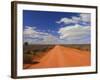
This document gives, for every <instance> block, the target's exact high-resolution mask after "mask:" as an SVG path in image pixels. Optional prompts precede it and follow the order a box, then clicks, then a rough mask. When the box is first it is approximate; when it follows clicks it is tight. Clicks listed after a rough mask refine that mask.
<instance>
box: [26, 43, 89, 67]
mask: <svg viewBox="0 0 100 80" xmlns="http://www.w3.org/2000/svg"><path fill="white" fill-rule="evenodd" d="M90 58H91V55H90V51H83V50H78V49H74V48H69V47H64V46H60V45H57V46H55V47H54V48H53V49H51V50H50V51H48V52H47V53H46V55H45V56H44V57H42V59H40V61H39V63H37V64H26V65H24V66H27V67H26V68H27V69H33V68H55V67H56V68H57V67H78V66H90V65H91V59H90ZM24 68H25V67H24Z"/></svg>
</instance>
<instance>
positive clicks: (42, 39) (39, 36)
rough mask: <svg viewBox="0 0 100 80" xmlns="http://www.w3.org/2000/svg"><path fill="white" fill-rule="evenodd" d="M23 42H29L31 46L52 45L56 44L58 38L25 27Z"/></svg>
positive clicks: (33, 28)
mask: <svg viewBox="0 0 100 80" xmlns="http://www.w3.org/2000/svg"><path fill="white" fill-rule="evenodd" d="M23 35H24V42H29V43H31V44H54V43H56V42H57V40H58V38H56V37H55V36H53V35H51V34H49V33H46V32H42V31H39V30H36V28H35V27H29V26H28V27H27V28H26V29H24V34H23Z"/></svg>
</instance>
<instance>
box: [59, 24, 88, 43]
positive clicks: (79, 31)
mask: <svg viewBox="0 0 100 80" xmlns="http://www.w3.org/2000/svg"><path fill="white" fill-rule="evenodd" d="M58 33H59V34H60V39H64V40H65V41H67V40H69V42H71V41H72V42H73V41H74V42H76V40H78V41H80V42H81V41H82V42H83V41H84V40H86V39H88V38H90V26H81V25H75V26H65V27H63V28H60V29H59V31H58ZM78 41H77V42H78ZM87 42H88V41H87Z"/></svg>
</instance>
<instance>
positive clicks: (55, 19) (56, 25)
mask: <svg viewBox="0 0 100 80" xmlns="http://www.w3.org/2000/svg"><path fill="white" fill-rule="evenodd" d="M90 20H91V15H90V14H89V13H74V12H50V11H31V10H23V36H24V38H23V39H24V42H29V43H31V44H35V43H36V44H42V43H43V44H78V43H80V44H87V43H90V27H91V21H90Z"/></svg>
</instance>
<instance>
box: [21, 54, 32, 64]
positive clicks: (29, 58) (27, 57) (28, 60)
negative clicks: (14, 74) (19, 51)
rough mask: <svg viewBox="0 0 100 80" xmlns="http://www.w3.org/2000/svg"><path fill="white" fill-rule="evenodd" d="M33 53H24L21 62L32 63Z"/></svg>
mask: <svg viewBox="0 0 100 80" xmlns="http://www.w3.org/2000/svg"><path fill="white" fill-rule="evenodd" d="M32 60H33V55H32V54H24V55H23V63H24V64H25V63H26V64H30V63H32Z"/></svg>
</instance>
